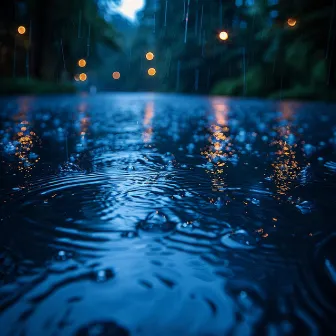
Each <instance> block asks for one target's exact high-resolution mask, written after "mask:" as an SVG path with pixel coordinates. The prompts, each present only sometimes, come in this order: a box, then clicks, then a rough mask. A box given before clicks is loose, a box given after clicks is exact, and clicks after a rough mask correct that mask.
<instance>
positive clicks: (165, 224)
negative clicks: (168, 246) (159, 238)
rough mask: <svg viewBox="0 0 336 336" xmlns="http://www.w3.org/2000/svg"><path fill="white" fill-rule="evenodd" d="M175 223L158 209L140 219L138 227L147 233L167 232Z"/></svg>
mask: <svg viewBox="0 0 336 336" xmlns="http://www.w3.org/2000/svg"><path fill="white" fill-rule="evenodd" d="M175 227H176V225H175V223H174V222H171V221H170V220H169V219H168V217H167V216H166V215H165V214H164V213H163V212H160V211H153V212H151V213H150V214H148V215H147V217H146V219H145V220H143V221H141V222H140V224H139V226H138V228H139V230H141V231H144V232H149V233H159V234H169V233H170V232H171V231H173V230H174V229H175Z"/></svg>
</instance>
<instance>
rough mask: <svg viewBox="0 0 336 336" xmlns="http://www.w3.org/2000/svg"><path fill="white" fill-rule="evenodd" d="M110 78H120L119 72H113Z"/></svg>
mask: <svg viewBox="0 0 336 336" xmlns="http://www.w3.org/2000/svg"><path fill="white" fill-rule="evenodd" d="M112 77H113V79H115V80H118V79H119V78H120V72H119V71H115V72H113V74H112Z"/></svg>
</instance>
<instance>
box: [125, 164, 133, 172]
mask: <svg viewBox="0 0 336 336" xmlns="http://www.w3.org/2000/svg"><path fill="white" fill-rule="evenodd" d="M126 170H128V171H134V170H135V166H134V165H132V164H129V165H128V166H127V168H126Z"/></svg>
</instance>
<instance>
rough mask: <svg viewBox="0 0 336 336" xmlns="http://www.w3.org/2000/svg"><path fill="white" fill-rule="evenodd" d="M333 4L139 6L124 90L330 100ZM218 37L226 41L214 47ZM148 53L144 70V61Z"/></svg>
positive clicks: (161, 1) (324, 0) (169, 2)
mask: <svg viewBox="0 0 336 336" xmlns="http://www.w3.org/2000/svg"><path fill="white" fill-rule="evenodd" d="M335 2H336V1H333V0H319V1H316V0H282V1H277V0H225V1H224V0H190V1H189V0H185V1H183V0H158V1H155V0H147V4H146V7H145V9H144V11H143V13H142V14H141V16H140V27H139V30H138V35H137V37H136V39H135V41H134V45H133V48H132V55H131V57H130V64H129V68H131V69H133V77H132V79H130V80H129V81H128V89H130V90H143V89H148V90H158V91H172V92H174V91H175V92H176V91H177V92H188V93H191V92H195V93H209V92H211V93H213V94H220V95H241V96H266V97H275V98H281V97H283V98H286V97H288V98H321V99H328V98H333V96H334V94H335V89H336V86H335V83H336V51H335V50H334V49H335V43H336V41H335V37H336V17H335V16H336V15H335V11H336V8H335ZM220 32H224V33H227V36H228V38H227V39H226V40H221V39H220V38H219V34H220ZM149 50H150V51H152V52H153V53H154V54H155V59H154V60H153V61H151V62H147V61H146V60H145V59H144V55H145V53H146V52H147V51H149ZM149 66H154V67H155V68H156V70H157V73H156V76H155V78H152V77H150V76H148V74H147V69H148V67H149ZM125 71H126V69H125Z"/></svg>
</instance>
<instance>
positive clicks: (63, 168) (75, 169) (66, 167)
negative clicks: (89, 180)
mask: <svg viewBox="0 0 336 336" xmlns="http://www.w3.org/2000/svg"><path fill="white" fill-rule="evenodd" d="M59 171H60V173H85V171H84V170H83V169H82V168H80V167H79V166H78V165H76V164H74V163H71V162H65V163H64V164H62V165H60V166H59Z"/></svg>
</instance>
